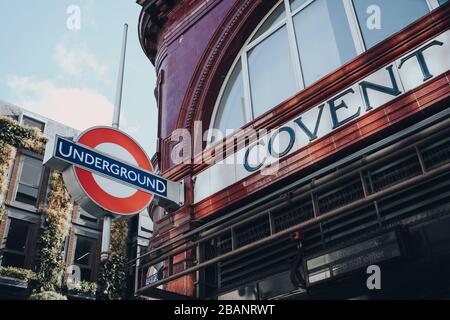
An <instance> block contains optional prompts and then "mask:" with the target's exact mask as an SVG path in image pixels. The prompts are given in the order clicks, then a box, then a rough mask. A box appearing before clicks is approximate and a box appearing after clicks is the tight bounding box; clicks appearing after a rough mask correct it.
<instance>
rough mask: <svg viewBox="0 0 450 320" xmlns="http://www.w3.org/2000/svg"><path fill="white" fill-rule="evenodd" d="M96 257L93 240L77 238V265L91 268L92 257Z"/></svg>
mask: <svg viewBox="0 0 450 320" xmlns="http://www.w3.org/2000/svg"><path fill="white" fill-rule="evenodd" d="M93 255H94V248H93V240H91V239H89V238H85V237H80V236H77V245H76V249H75V261H74V262H75V263H76V264H79V265H83V266H89V265H90V261H91V257H92V256H93Z"/></svg>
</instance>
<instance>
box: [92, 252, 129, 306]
mask: <svg viewBox="0 0 450 320" xmlns="http://www.w3.org/2000/svg"><path fill="white" fill-rule="evenodd" d="M97 284H98V290H97V299H100V300H121V299H124V298H125V295H126V269H125V257H123V256H117V255H113V256H111V258H110V259H108V260H107V261H106V262H103V263H102V266H101V270H100V274H99V277H98V280H97Z"/></svg>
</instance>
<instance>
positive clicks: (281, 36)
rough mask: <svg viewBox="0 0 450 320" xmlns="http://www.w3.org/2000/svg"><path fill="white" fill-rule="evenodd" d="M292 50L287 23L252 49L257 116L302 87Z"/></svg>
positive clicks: (254, 110) (252, 88) (252, 80)
mask: <svg viewBox="0 0 450 320" xmlns="http://www.w3.org/2000/svg"><path fill="white" fill-rule="evenodd" d="M289 52H290V51H289V43H288V35H287V30H286V27H283V28H281V29H279V30H278V31H276V32H275V33H273V34H272V35H271V36H270V37H268V38H267V39H265V40H264V41H263V42H261V43H260V44H258V45H257V46H256V47H255V48H253V49H252V50H250V52H249V53H248V65H249V74H250V87H251V96H252V104H253V112H254V116H255V117H258V116H259V115H261V114H263V113H265V112H266V111H268V110H270V109H272V108H273V107H275V106H276V105H277V104H279V103H280V102H282V101H284V100H286V99H287V98H289V97H291V96H292V95H293V94H294V93H295V92H296V91H297V90H298V87H297V85H296V82H295V76H294V68H293V66H292V59H291V56H290V53H289Z"/></svg>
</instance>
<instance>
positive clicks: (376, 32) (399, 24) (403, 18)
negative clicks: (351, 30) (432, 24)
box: [353, 0, 429, 48]
mask: <svg viewBox="0 0 450 320" xmlns="http://www.w3.org/2000/svg"><path fill="white" fill-rule="evenodd" d="M353 3H354V5H355V10H356V14H357V16H358V20H359V25H360V27H361V30H362V34H363V37H364V41H365V44H366V47H367V48H371V47H373V46H375V45H376V44H377V43H379V42H381V41H383V40H384V39H386V38H388V37H389V36H391V35H393V34H394V33H396V32H398V31H400V30H401V29H403V28H404V27H406V26H407V25H409V24H411V23H412V22H413V21H415V20H417V19H418V18H420V17H421V16H423V15H425V14H427V13H428V12H429V8H428V5H427V2H426V0H394V1H393V0H353ZM378 22H379V23H378Z"/></svg>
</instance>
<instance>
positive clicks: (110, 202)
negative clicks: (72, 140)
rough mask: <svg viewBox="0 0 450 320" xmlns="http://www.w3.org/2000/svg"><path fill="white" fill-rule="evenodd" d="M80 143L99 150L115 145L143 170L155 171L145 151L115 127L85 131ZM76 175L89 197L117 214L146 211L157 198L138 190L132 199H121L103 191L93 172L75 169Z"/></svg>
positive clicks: (79, 140) (130, 197) (79, 139)
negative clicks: (125, 151) (105, 146)
mask: <svg viewBox="0 0 450 320" xmlns="http://www.w3.org/2000/svg"><path fill="white" fill-rule="evenodd" d="M78 142H79V143H80V144H84V145H86V146H88V147H91V148H93V149H94V148H96V147H97V146H98V145H100V144H102V143H113V144H117V145H119V146H121V147H122V148H124V149H125V150H127V151H128V152H129V153H130V154H131V155H132V156H133V157H134V159H135V160H136V162H137V164H138V166H139V167H140V168H141V169H145V170H147V171H150V172H151V171H153V166H152V164H151V163H150V161H149V160H148V157H147V155H146V154H145V152H144V151H143V150H142V148H141V147H140V146H139V145H138V144H137V143H136V142H135V141H134V140H133V139H131V138H130V137H129V136H127V135H125V134H124V133H121V132H120V131H117V130H114V129H112V128H93V129H91V130H89V131H86V132H84V133H83V134H82V135H80V137H79V138H78ZM74 169H75V175H76V177H77V179H78V181H79V182H80V185H81V187H82V188H83V189H84V191H85V192H86V194H88V195H89V197H90V198H91V199H92V200H93V201H94V202H96V203H97V204H98V205H100V206H101V207H103V208H104V209H105V210H108V211H110V212H113V213H117V214H122V215H129V214H134V213H137V212H139V211H141V210H142V209H144V208H145V206H146V205H147V204H148V203H149V202H150V201H151V200H152V198H153V195H152V194H149V193H146V192H143V191H141V190H137V191H136V192H135V193H134V194H133V195H132V196H129V197H127V198H118V197H115V196H112V195H110V194H109V193H107V192H105V191H103V189H102V188H101V187H100V186H99V185H98V183H97V182H96V181H95V179H94V176H93V173H92V172H89V171H87V170H85V169H82V168H79V167H75V168H74Z"/></svg>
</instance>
